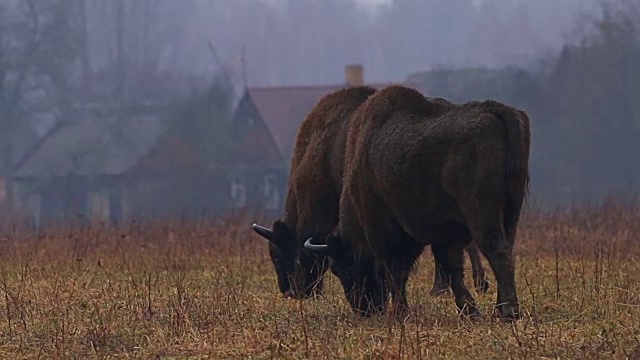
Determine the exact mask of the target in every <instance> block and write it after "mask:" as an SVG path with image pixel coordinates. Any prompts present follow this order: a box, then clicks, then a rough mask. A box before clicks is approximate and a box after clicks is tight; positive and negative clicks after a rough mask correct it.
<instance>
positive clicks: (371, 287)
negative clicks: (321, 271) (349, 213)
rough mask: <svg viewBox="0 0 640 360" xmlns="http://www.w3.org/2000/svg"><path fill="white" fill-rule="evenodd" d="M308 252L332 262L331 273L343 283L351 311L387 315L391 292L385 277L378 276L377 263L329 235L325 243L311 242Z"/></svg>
mask: <svg viewBox="0 0 640 360" xmlns="http://www.w3.org/2000/svg"><path fill="white" fill-rule="evenodd" d="M304 247H305V249H307V250H308V251H311V252H313V253H315V254H317V255H318V256H326V257H329V258H330V259H331V272H332V273H333V274H334V275H335V276H336V277H337V278H338V279H339V280H340V283H341V284H342V288H343V289H344V292H345V296H346V298H347V300H348V301H349V305H351V309H352V310H353V311H354V312H355V313H357V314H360V315H363V316H370V315H373V314H374V313H383V312H384V311H385V310H386V307H387V299H388V289H387V288H386V282H385V281H384V274H382V273H377V271H376V267H375V261H374V260H373V258H371V257H369V256H363V255H364V252H363V251H362V249H359V250H357V251H354V250H353V249H351V247H350V246H349V245H348V244H347V243H345V242H343V241H342V239H341V238H340V237H339V236H336V235H329V236H327V237H326V238H325V244H316V243H314V240H313V239H311V238H310V239H307V241H306V242H305V243H304Z"/></svg>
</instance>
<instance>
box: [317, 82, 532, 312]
mask: <svg viewBox="0 0 640 360" xmlns="http://www.w3.org/2000/svg"><path fill="white" fill-rule="evenodd" d="M529 147H530V130H529V120H528V117H527V115H526V113H525V112H523V111H520V110H517V109H515V108H512V107H509V106H506V105H503V104H500V103H498V102H495V101H484V102H469V103H466V104H461V105H455V104H451V103H448V102H446V101H444V100H439V99H427V98H425V97H424V96H422V95H421V94H420V93H419V92H417V91H415V90H412V89H410V88H406V87H403V86H390V87H387V88H385V89H383V90H380V91H378V92H376V93H375V94H374V95H372V96H370V97H369V98H368V99H367V100H366V101H365V102H364V103H363V104H362V105H361V106H360V107H359V108H358V110H357V111H356V112H355V113H354V114H353V116H352V119H351V122H350V124H349V129H348V138H347V145H346V152H345V163H344V183H343V189H342V193H341V197H340V218H339V235H338V236H333V235H330V236H328V237H327V238H326V244H324V245H315V244H312V243H311V241H307V243H306V245H307V247H308V248H309V249H312V250H314V251H316V252H318V253H322V254H324V255H328V256H330V257H332V258H333V262H332V271H333V272H334V274H335V275H337V277H338V278H339V279H340V282H341V284H342V286H343V288H344V291H345V294H346V296H347V299H348V301H349V303H350V305H351V307H352V308H353V309H354V310H355V311H357V312H360V313H362V314H364V315H370V314H372V313H374V312H382V311H386V308H387V302H388V294H389V293H391V297H392V300H393V301H394V303H395V304H396V306H398V307H399V308H398V310H399V311H400V312H401V313H405V312H406V310H407V309H408V304H407V298H406V283H407V280H408V278H409V274H410V271H411V269H412V268H413V266H414V264H415V262H416V260H417V259H418V257H419V256H420V254H421V252H422V251H423V249H424V247H425V246H426V245H431V247H432V251H433V254H434V256H435V258H436V260H437V261H438V262H439V263H440V265H441V267H442V270H443V271H444V273H445V274H446V276H447V277H448V278H450V281H451V287H452V290H453V293H454V297H455V303H456V306H457V307H458V309H459V310H460V311H461V312H462V313H464V314H468V315H472V316H475V315H478V314H479V312H478V309H477V307H476V303H475V300H474V299H473V297H472V296H471V294H470V293H469V291H468V289H467V287H466V286H465V284H464V281H463V249H464V247H465V246H466V245H467V244H469V243H470V242H471V241H472V239H473V240H475V243H476V244H477V245H478V247H479V248H480V250H481V251H482V253H483V254H484V255H485V257H486V258H487V259H488V261H489V264H490V265H491V268H492V270H493V272H494V274H495V277H496V281H497V287H498V295H497V307H498V310H499V312H500V315H501V316H502V317H503V318H505V319H516V318H518V317H519V313H520V310H519V304H518V297H517V294H516V288H515V275H514V261H513V256H512V249H513V245H514V239H515V236H516V227H517V224H518V219H519V216H520V210H521V208H522V205H523V201H524V199H525V194H526V189H527V186H528V182H529V175H528V162H529ZM307 234H308V235H311V233H307Z"/></svg>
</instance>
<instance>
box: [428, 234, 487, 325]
mask: <svg viewBox="0 0 640 360" xmlns="http://www.w3.org/2000/svg"><path fill="white" fill-rule="evenodd" d="M431 246H432V247H433V254H434V256H435V257H436V260H437V261H438V262H439V263H440V264H441V266H442V268H443V269H444V272H445V274H447V275H448V276H449V278H450V279H451V289H452V290H453V295H454V296H455V301H456V306H457V307H458V310H459V311H460V313H461V314H463V315H467V316H471V317H477V316H479V315H480V312H479V311H478V307H477V306H476V302H475V300H474V299H473V296H471V293H469V289H467V287H466V285H465V284H464V247H463V246H461V245H460V244H457V243H456V244H453V245H452V244H447V245H440V244H437V245H436V244H434V245H431Z"/></svg>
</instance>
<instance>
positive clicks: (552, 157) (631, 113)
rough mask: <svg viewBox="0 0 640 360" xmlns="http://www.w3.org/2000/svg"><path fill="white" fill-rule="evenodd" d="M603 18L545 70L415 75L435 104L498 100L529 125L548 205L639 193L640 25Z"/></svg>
mask: <svg viewBox="0 0 640 360" xmlns="http://www.w3.org/2000/svg"><path fill="white" fill-rule="evenodd" d="M637 15H638V13H637V12H635V13H634V12H625V13H623V12H616V11H613V10H610V11H605V12H604V15H603V17H602V19H601V20H599V21H598V22H597V24H596V25H597V26H596V31H594V33H592V34H590V35H586V36H585V38H584V39H583V41H582V42H581V43H580V44H578V45H567V46H565V47H564V49H563V50H562V52H561V53H560V54H559V55H557V56H555V57H550V58H546V59H544V61H542V62H541V63H542V64H543V66H540V67H538V68H537V69H533V68H528V69H524V68H515V67H509V68H504V69H500V70H488V69H441V70H436V71H430V72H426V73H416V74H413V75H411V76H410V77H409V79H410V80H412V81H416V82H420V83H421V84H422V85H423V86H424V87H425V89H426V90H427V92H428V94H429V95H430V96H434V97H444V98H447V99H449V100H452V101H457V102H464V101H469V100H483V99H488V98H492V99H496V100H499V101H503V102H505V103H508V104H511V105H514V106H517V107H520V108H522V109H524V110H526V111H527V112H528V114H529V116H530V118H531V126H532V132H533V134H532V136H533V144H532V154H531V161H530V165H531V173H532V174H531V175H532V184H531V190H532V195H533V197H534V198H535V199H536V200H538V201H543V202H545V203H546V204H548V205H555V204H559V203H564V202H567V201H572V200H581V201H582V200H598V199H601V198H602V197H604V196H607V195H610V194H612V193H613V194H617V195H622V196H625V197H628V196H629V195H630V194H638V193H639V190H640V97H639V96H640V67H639V66H638V64H640V31H639V30H640V17H638V16H637Z"/></svg>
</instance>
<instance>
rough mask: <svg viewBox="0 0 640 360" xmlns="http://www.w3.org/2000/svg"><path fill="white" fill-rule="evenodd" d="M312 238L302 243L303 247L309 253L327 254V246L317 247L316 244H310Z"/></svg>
mask: <svg viewBox="0 0 640 360" xmlns="http://www.w3.org/2000/svg"><path fill="white" fill-rule="evenodd" d="M312 239H313V238H308V239H307V241H305V243H304V247H305V248H306V249H308V250H311V251H315V252H327V250H329V245H318V244H312V243H311V240H312Z"/></svg>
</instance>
